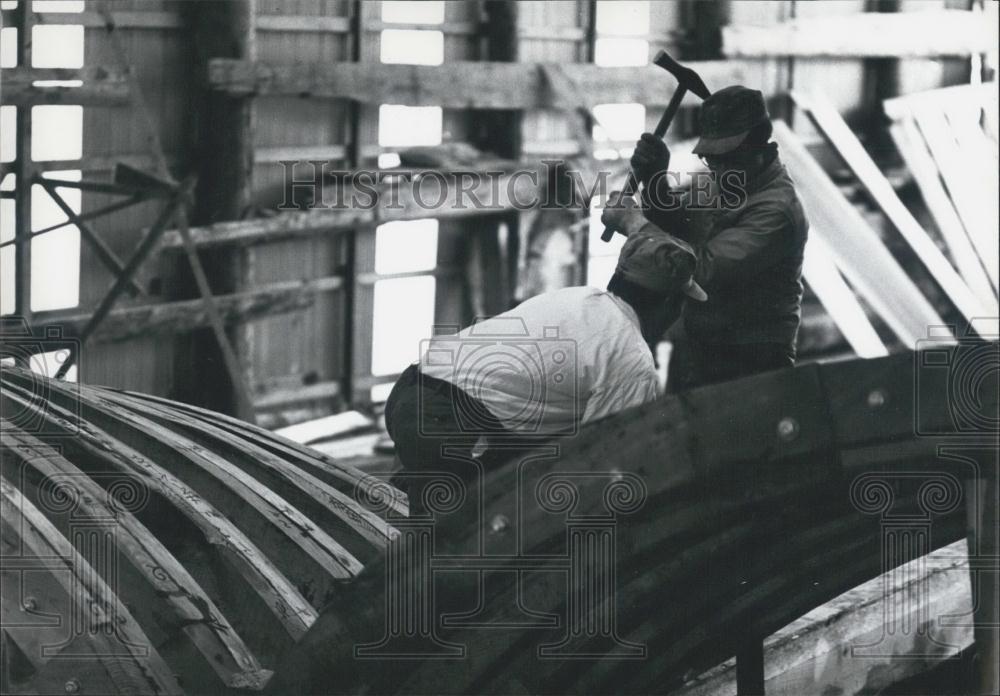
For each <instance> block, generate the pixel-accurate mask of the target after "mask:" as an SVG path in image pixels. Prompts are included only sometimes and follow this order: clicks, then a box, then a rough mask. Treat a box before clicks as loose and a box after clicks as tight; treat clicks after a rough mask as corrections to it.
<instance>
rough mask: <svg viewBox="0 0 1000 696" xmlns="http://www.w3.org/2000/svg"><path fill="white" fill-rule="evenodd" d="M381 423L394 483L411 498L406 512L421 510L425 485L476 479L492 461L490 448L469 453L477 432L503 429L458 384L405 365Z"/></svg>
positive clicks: (485, 433) (480, 434)
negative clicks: (393, 462)
mask: <svg viewBox="0 0 1000 696" xmlns="http://www.w3.org/2000/svg"><path fill="white" fill-rule="evenodd" d="M385 426H386V429H387V430H388V431H389V436H390V437H391V438H392V441H393V443H395V445H396V455H397V456H398V457H399V461H400V463H402V465H403V470H402V471H401V472H399V473H398V474H397V475H396V477H395V478H394V480H393V483H394V484H396V485H397V486H398V487H400V488H402V489H403V490H405V491H406V493H407V495H408V496H409V498H410V513H411V515H412V514H414V512H420V511H423V510H424V506H423V492H424V490H425V488H426V487H427V485H428V484H430V483H433V482H435V480H437V481H439V482H440V481H443V480H447V479H451V480H452V481H454V479H455V477H457V478H458V479H460V480H461V481H463V482H466V483H468V482H471V481H473V480H474V479H475V477H476V475H477V473H478V472H479V470H480V468H484V469H486V468H489V467H490V466H492V465H495V464H496V462H494V461H493V459H494V458H493V457H491V456H490V453H489V450H487V451H486V452H484V453H483V454H482V455H481V456H479V457H473V454H472V450H473V448H474V447H475V446H476V444H477V443H478V442H479V440H480V438H481V437H484V436H485V437H487V439H488V438H489V437H491V436H494V437H495V436H502V435H503V434H505V433H508V431H507V430H506V429H505V428H504V427H503V425H501V424H500V421H498V420H497V419H496V417H495V416H493V414H492V413H490V411H489V409H487V408H486V406H485V405H484V404H483V403H482V402H481V401H479V400H478V399H476V398H474V397H472V396H471V395H469V394H468V393H466V392H465V391H463V390H462V389H459V388H458V387H456V386H455V385H453V384H451V383H449V382H445V381H442V380H439V379H435V378H434V377H428V376H427V375H424V374H421V372H420V371H419V370H418V369H417V367H416V366H415V365H411V366H410V367H408V368H407V369H406V370H405V371H404V372H403V374H402V375H400V377H399V380H397V382H396V384H395V386H394V387H393V388H392V392H391V393H390V394H389V399H388V400H387V401H386V404H385Z"/></svg>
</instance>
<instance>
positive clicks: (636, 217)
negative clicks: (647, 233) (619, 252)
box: [601, 191, 646, 236]
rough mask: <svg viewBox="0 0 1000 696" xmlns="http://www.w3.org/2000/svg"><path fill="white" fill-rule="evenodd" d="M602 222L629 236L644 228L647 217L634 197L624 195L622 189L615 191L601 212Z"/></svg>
mask: <svg viewBox="0 0 1000 696" xmlns="http://www.w3.org/2000/svg"><path fill="white" fill-rule="evenodd" d="M601 222H602V223H603V224H604V226H605V227H610V228H611V229H613V230H615V231H617V232H621V233H622V234H624V235H625V236H629V235H632V234H635V233H636V232H638V231H639V230H640V229H642V227H643V226H644V225H645V224H646V217H645V216H644V215H643V214H642V209H641V208H640V207H639V205H638V204H637V203H636V202H635V199H634V198H629V197H628V196H625V197H623V196H622V192H621V191H613V192H612V193H611V195H610V196H608V204H607V205H606V206H604V212H602V213H601Z"/></svg>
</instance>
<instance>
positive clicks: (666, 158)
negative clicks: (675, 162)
mask: <svg viewBox="0 0 1000 696" xmlns="http://www.w3.org/2000/svg"><path fill="white" fill-rule="evenodd" d="M629 164H630V165H632V172H633V173H634V174H635V178H636V180H638V181H639V182H640V183H641V184H642V185H643V186H644V187H647V188H648V187H649V182H650V180H651V179H652V178H653V177H654V176H656V175H657V174H659V173H660V172H662V171H664V170H665V169H666V168H667V167H669V166H670V149H669V148H668V147H667V144H666V143H665V142H663V141H662V140H661V139H660V138H657V137H656V136H655V135H653V134H652V133H643V134H642V136H640V138H639V140H638V141H637V142H636V144H635V151H634V152H633V153H632V159H630V160H629Z"/></svg>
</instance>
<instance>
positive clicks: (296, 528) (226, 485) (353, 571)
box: [11, 373, 363, 606]
mask: <svg viewBox="0 0 1000 696" xmlns="http://www.w3.org/2000/svg"><path fill="white" fill-rule="evenodd" d="M11 377H12V378H13V379H12V381H14V382H17V381H18V380H19V379H21V380H23V379H24V375H23V374H18V373H12V375H11ZM46 388H47V389H48V391H49V399H50V402H51V403H57V404H60V403H61V404H63V405H78V406H79V408H80V409H81V412H82V414H83V416H84V417H85V418H86V420H87V421H89V422H91V423H93V424H94V425H97V426H98V427H101V428H103V429H104V430H106V431H113V432H114V433H115V437H116V438H117V439H119V440H121V441H123V442H125V443H126V444H129V445H130V446H132V447H134V448H136V449H138V450H139V451H141V452H143V453H144V454H146V455H147V456H149V457H151V458H155V459H156V460H157V462H158V463H159V464H160V465H161V466H162V467H163V468H166V469H168V470H170V471H171V473H173V474H174V475H176V476H178V477H179V478H181V479H182V480H185V481H187V482H188V483H189V485H194V486H196V487H197V488H198V491H199V493H200V494H201V495H202V496H203V497H205V498H206V499H208V500H210V501H212V503H213V504H214V505H215V506H217V507H219V508H220V510H221V511H222V512H223V513H224V514H226V515H228V516H230V517H231V518H232V519H234V520H238V522H237V524H239V525H242V526H245V527H247V528H248V529H247V531H248V532H249V533H251V534H253V535H255V536H257V535H259V536H260V538H261V539H265V540H267V541H268V546H269V548H270V549H272V550H271V554H272V555H274V554H282V553H284V554H289V555H290V558H292V559H293V560H291V565H292V567H288V568H287V569H286V573H291V572H296V573H298V574H299V575H300V577H303V578H304V582H305V583H308V584H311V585H312V587H313V592H314V593H315V599H314V603H315V604H316V605H317V606H321V605H322V604H323V603H325V601H326V599H327V598H326V596H325V595H327V594H329V592H331V591H332V587H333V583H332V581H334V580H343V579H346V578H350V577H353V576H354V575H357V574H358V573H359V572H361V569H362V567H363V566H362V564H361V562H360V561H358V560H357V558H355V557H354V556H353V555H352V554H350V553H349V552H348V551H347V550H346V549H345V548H344V547H343V546H342V545H341V544H339V543H338V542H337V541H336V540H334V539H333V538H332V537H331V536H330V535H329V534H327V533H326V532H325V531H324V530H323V529H321V528H320V527H318V526H317V525H316V524H315V522H313V521H312V520H310V519H309V518H307V517H306V516H305V515H303V514H302V513H301V512H300V511H299V510H297V509H296V508H294V507H293V506H292V505H290V504H289V503H288V501H286V500H285V499H284V498H282V497H281V496H279V495H277V494H275V493H274V492H272V491H271V490H269V489H268V488H267V487H265V486H262V485H261V484H260V482H259V481H257V480H256V479H255V478H253V477H252V476H250V475H249V474H248V473H246V472H245V471H243V470H242V469H240V468H239V467H237V466H234V465H233V464H232V463H230V462H228V461H226V460H225V459H223V458H222V457H219V456H217V455H216V454H214V453H213V452H210V451H208V450H206V449H205V448H203V447H200V446H199V445H198V444H197V443H195V442H193V441H191V440H190V439H188V438H186V437H184V436H182V435H180V434H178V433H175V432H174V431H172V430H169V429H167V428H165V427H163V426H162V425H160V424H158V423H156V422H154V421H152V420H150V419H149V418H146V417H144V416H141V415H139V414H137V413H134V412H132V411H131V410H129V409H127V408H123V407H121V406H119V405H118V404H116V403H114V402H112V401H110V400H108V399H105V398H104V397H103V396H101V394H100V392H99V391H98V390H94V389H90V388H87V387H79V388H75V389H71V388H68V387H67V386H66V385H65V384H64V383H62V382H60V381H58V380H47V381H46ZM248 513H249V514H248ZM288 541H290V542H292V544H291V545H288V544H287V543H286V542H288ZM295 548H297V549H298V550H299V551H300V552H301V554H296V555H294V556H292V555H291V554H292V552H293V549H295ZM295 558H299V559H301V560H299V561H295V560H294V559H295ZM312 564H314V565H315V566H316V567H317V569H318V570H319V571H320V572H316V570H314V569H313V568H312V567H311V565H312ZM324 575H325V577H324Z"/></svg>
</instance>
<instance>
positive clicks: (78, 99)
mask: <svg viewBox="0 0 1000 696" xmlns="http://www.w3.org/2000/svg"><path fill="white" fill-rule="evenodd" d="M0 75H2V79H3V102H4V104H12V105H14V106H35V105H39V104H84V105H95V106H108V105H115V104H124V103H125V102H127V101H128V98H129V86H128V81H127V79H126V76H125V73H124V71H122V70H119V69H117V68H111V67H106V66H97V67H88V68H80V69H72V68H4V70H3V71H2V73H0ZM69 80H78V81H80V82H82V83H83V84H82V85H80V86H79V87H67V86H61V85H49V86H46V85H38V84H36V83H38V82H54V81H60V82H63V81H69Z"/></svg>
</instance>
